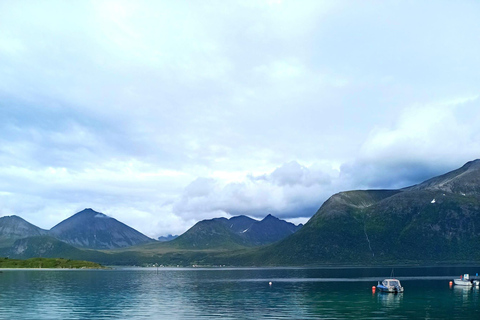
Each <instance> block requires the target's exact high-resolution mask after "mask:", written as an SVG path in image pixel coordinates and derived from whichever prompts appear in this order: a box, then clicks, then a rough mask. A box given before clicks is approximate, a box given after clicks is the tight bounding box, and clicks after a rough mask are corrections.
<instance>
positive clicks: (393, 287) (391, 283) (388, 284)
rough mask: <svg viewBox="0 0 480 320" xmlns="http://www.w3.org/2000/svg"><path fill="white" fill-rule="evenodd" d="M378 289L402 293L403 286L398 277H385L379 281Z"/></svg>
mask: <svg viewBox="0 0 480 320" xmlns="http://www.w3.org/2000/svg"><path fill="white" fill-rule="evenodd" d="M377 289H378V290H380V291H382V292H390V293H402V292H403V287H402V285H401V284H400V281H399V280H398V279H385V280H383V281H382V282H381V283H380V282H378V285H377Z"/></svg>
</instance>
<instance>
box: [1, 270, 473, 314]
mask: <svg viewBox="0 0 480 320" xmlns="http://www.w3.org/2000/svg"><path fill="white" fill-rule="evenodd" d="M391 271H392V269H391V268H369V269H367V268H335V269H163V268H159V269H158V272H157V270H156V269H155V268H153V269H115V270H106V271H91V270H81V271H73V270H59V271H47V270H36V271H35V270H34V271H29V270H23V271H22V270H3V272H2V273H0V319H134V320H135V319H219V318H222V319H480V290H478V289H461V288H455V287H453V288H450V287H449V285H448V282H449V281H450V280H451V279H452V278H453V277H457V276H458V275H460V274H462V273H470V274H476V273H477V272H480V266H478V267H463V268H459V267H457V268H438V267H435V268H395V270H394V272H395V277H397V278H399V279H400V280H401V282H402V285H403V286H404V287H405V293H403V294H398V295H394V294H384V293H378V292H377V293H372V289H371V288H372V286H373V285H376V284H377V280H381V279H383V278H385V277H389V276H390V273H391ZM270 281H271V282H272V285H271V286H270V285H269V282H270Z"/></svg>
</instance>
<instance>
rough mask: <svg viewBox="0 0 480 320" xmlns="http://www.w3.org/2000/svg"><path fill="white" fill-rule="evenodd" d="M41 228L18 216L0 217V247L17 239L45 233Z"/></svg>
mask: <svg viewBox="0 0 480 320" xmlns="http://www.w3.org/2000/svg"><path fill="white" fill-rule="evenodd" d="M47 233H48V231H47V230H43V229H41V228H39V227H37V226H34V225H33V224H31V223H29V222H27V221H25V220H24V219H22V218H20V217H18V216H5V217H1V218H0V247H2V246H7V245H11V244H13V242H14V241H15V240H17V239H22V238H26V237H34V236H41V235H46V234H47Z"/></svg>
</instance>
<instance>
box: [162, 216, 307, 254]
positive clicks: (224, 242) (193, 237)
mask: <svg viewBox="0 0 480 320" xmlns="http://www.w3.org/2000/svg"><path fill="white" fill-rule="evenodd" d="M301 226H302V225H299V226H296V225H295V224H293V223H290V222H287V221H284V220H280V219H278V218H276V217H274V216H272V215H270V214H269V215H267V216H266V217H265V218H264V219H263V220H261V221H258V220H255V219H252V218H249V217H247V216H236V217H232V218H230V219H227V218H215V219H211V220H202V221H199V222H198V223H196V224H195V225H194V226H193V227H192V228H190V229H189V230H187V231H186V232H185V233H184V234H182V235H180V236H179V237H178V238H176V239H175V240H172V241H171V243H172V244H173V245H176V246H178V247H180V248H186V249H187V248H188V249H192V248H194V249H212V248H217V249H218V248H224V249H235V248H242V247H253V246H260V245H265V244H269V243H273V242H275V241H279V240H281V239H283V238H285V237H287V236H289V235H291V234H293V233H294V232H296V231H297V230H298V229H299V228H301Z"/></svg>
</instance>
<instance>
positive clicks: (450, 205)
mask: <svg viewBox="0 0 480 320" xmlns="http://www.w3.org/2000/svg"><path fill="white" fill-rule="evenodd" d="M478 248H480V160H475V161H471V162H468V163H466V164H465V165H464V166H463V167H461V168H459V169H457V170H454V171H452V172H449V173H446V174H444V175H441V176H438V177H434V178H432V179H429V180H427V181H425V182H423V183H420V184H418V185H415V186H411V187H408V188H404V189H399V190H357V191H347V192H341V193H338V194H335V195H333V196H332V197H330V198H329V199H328V200H327V201H325V203H324V204H323V205H322V206H321V207H320V209H319V210H318V211H317V212H316V213H315V215H314V216H313V217H312V218H311V219H310V220H309V221H308V222H307V223H306V224H305V226H304V227H303V228H301V229H300V230H299V231H298V232H296V233H294V234H293V235H291V236H290V237H288V238H286V239H284V240H283V241H280V242H278V243H275V244H273V245H271V246H269V247H268V248H264V249H261V250H259V251H257V252H256V253H255V255H252V256H250V257H246V258H245V259H247V260H248V259H251V260H252V261H250V263H256V264H280V265H308V264H325V263H344V264H352V263H353V264H355V263H362V264H364V263H410V262H439V261H444V262H461V261H480V250H478Z"/></svg>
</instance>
